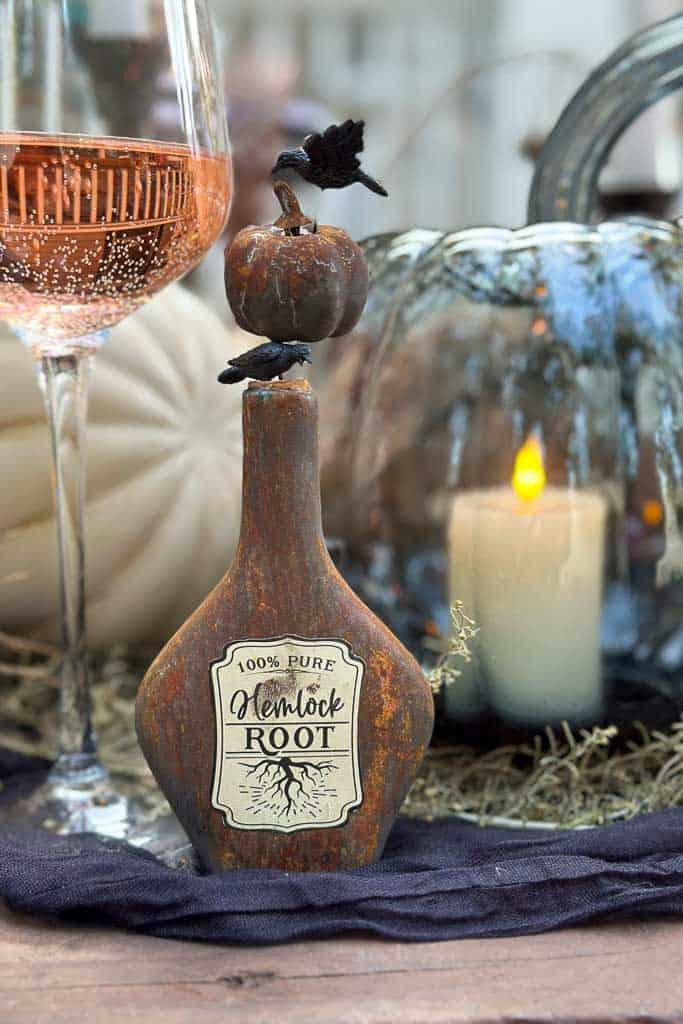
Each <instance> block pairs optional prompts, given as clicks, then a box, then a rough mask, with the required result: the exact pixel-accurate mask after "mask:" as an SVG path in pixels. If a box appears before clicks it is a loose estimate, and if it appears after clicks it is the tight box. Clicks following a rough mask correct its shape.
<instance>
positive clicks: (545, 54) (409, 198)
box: [117, 0, 683, 311]
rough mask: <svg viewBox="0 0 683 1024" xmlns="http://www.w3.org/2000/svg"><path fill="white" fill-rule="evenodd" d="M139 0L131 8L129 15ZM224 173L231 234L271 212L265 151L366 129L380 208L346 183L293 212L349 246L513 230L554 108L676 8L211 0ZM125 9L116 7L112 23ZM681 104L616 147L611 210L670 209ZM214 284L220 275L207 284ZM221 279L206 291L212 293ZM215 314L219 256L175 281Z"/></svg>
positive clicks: (608, 192) (656, 112)
mask: <svg viewBox="0 0 683 1024" xmlns="http://www.w3.org/2000/svg"><path fill="white" fill-rule="evenodd" d="M140 3H141V0H121V5H120V6H121V7H123V6H126V5H130V11H131V14H130V16H131V17H135V16H136V15H135V12H136V11H138V10H139V6H140ZM213 7H214V13H215V16H216V19H217V21H218V23H219V26H220V32H221V42H222V46H223V52H224V59H225V69H226V80H225V91H226V102H227V107H228V114H229V121H230V131H231V138H232V142H233V149H234V157H235V167H236V179H237V180H236V198H235V203H234V207H233V214H232V218H231V223H230V231H231V232H234V231H235V230H238V229H239V228H240V227H242V226H244V224H247V223H254V222H258V221H262V220H264V219H267V218H268V217H269V216H270V214H271V213H273V212H274V207H273V199H272V194H271V192H270V187H269V171H270V167H271V166H272V156H273V154H274V153H276V152H277V151H278V150H279V149H280V148H284V147H285V146H288V145H296V144H297V143H298V142H299V141H300V140H301V138H302V137H303V135H305V134H306V133H307V132H309V131H316V130H320V129H322V128H324V127H325V126H326V125H327V124H329V123H331V122H332V121H335V120H339V119H342V118H345V117H347V116H352V117H354V118H361V117H362V118H365V120H366V121H367V129H366V151H367V158H366V166H367V168H368V170H369V171H370V172H371V173H372V174H374V175H375V176H377V177H379V178H380V179H381V180H382V181H384V183H385V184H386V186H387V188H388V189H389V192H390V196H391V198H390V201H389V202H378V201H377V199H376V198H375V197H373V196H372V195H371V194H370V193H369V192H367V191H366V190H364V189H362V188H354V189H352V190H349V191H345V192H341V193H340V192H337V193H334V192H327V193H325V194H324V195H322V196H321V195H320V193H318V192H317V190H312V189H309V190H308V191H307V194H306V195H305V197H304V198H305V202H306V207H307V209H308V210H309V211H310V212H311V213H315V214H316V215H317V216H318V218H319V219H320V220H321V221H323V222H328V223H338V224H340V225H342V226H343V227H345V228H346V229H347V230H348V231H349V232H350V233H351V234H352V235H353V236H354V237H357V238H360V237H365V236H368V235H371V234H374V233H377V232H381V231H388V230H400V229H404V228H406V227H410V226H415V225H421V226H424V227H438V228H460V227H466V226H471V225H477V224H495V225H502V226H519V225H521V224H523V223H524V222H525V212H526V200H527V193H528V188H529V183H530V180H531V175H532V172H533V161H534V157H535V154H536V153H537V152H538V149H539V147H540V145H541V144H542V143H543V140H544V138H545V136H546V134H547V133H548V131H549V130H550V129H551V127H552V126H553V124H554V122H555V120H556V119H557V117H558V115H559V114H560V112H561V110H562V108H563V107H564V105H565V103H566V102H567V101H568V100H569V98H570V97H571V96H572V94H573V93H574V92H575V90H576V89H577V88H578V87H579V85H580V84H581V82H582V81H583V79H584V78H585V77H586V75H587V74H588V73H589V72H590V70H591V69H592V68H593V67H595V65H596V64H598V63H599V62H600V61H602V60H603V59H604V58H605V57H606V56H607V55H608V54H609V53H610V52H611V51H612V50H613V49H614V48H615V46H616V45H618V43H619V42H620V41H621V40H623V39H625V38H627V37H628V36H629V35H631V34H632V33H633V32H635V31H637V30H638V29H639V28H641V27H643V26H645V25H647V24H649V23H652V22H653V21H657V20H660V19H663V18H666V17H669V16H671V15H673V14H676V13H678V12H679V11H680V4H678V3H676V2H675V0H600V3H595V2H593V0H574V2H573V3H571V4H567V3H565V2H564V0H422V2H421V3H420V4H415V3H412V2H408V0H343V2H341V0H287V2H285V3H283V2H282V0H213ZM122 13H123V12H122V10H118V8H117V21H118V23H119V25H120V18H121V15H122ZM682 166H683V164H682V137H681V101H680V98H679V97H676V96H674V97H672V98H670V99H666V100H664V101H662V102H661V103H660V104H658V105H657V106H656V107H654V108H653V109H651V110H650V111H649V112H648V113H647V114H646V115H645V116H643V117H642V118H640V119H639V120H638V122H637V124H635V125H633V126H632V128H631V129H630V130H629V132H628V133H627V134H626V135H625V136H624V137H622V139H621V140H620V142H619V144H618V146H617V148H616V149H615V151H614V153H613V155H612V158H611V160H610V163H609V167H608V168H607V169H606V171H605V173H604V174H603V179H602V182H601V191H602V195H603V206H604V211H605V213H606V214H608V215H612V214H614V213H618V212H623V211H628V212H632V211H634V210H638V211H642V212H648V213H653V214H655V215H666V214H672V213H673V212H677V210H678V206H677V200H678V195H679V192H680V189H681V168H682ZM217 273H218V278H217ZM217 282H218V283H217ZM187 283H188V284H189V285H190V286H191V287H193V288H194V289H195V290H197V291H200V292H202V293H203V294H204V296H205V297H206V298H207V299H208V300H210V301H212V304H213V303H216V304H217V305H218V309H220V310H221V311H222V309H223V300H222V294H221V293H220V291H219V288H220V273H219V272H218V266H217V260H216V259H214V260H211V259H209V260H208V261H206V263H205V264H204V266H203V268H200V269H199V270H198V271H197V272H196V273H195V274H194V275H192V277H191V278H190V279H189V281H188V282H187Z"/></svg>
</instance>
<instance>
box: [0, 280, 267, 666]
mask: <svg viewBox="0 0 683 1024" xmlns="http://www.w3.org/2000/svg"><path fill="white" fill-rule="evenodd" d="M0 331H2V337H1V340H2V345H1V347H0V373H1V380H2V383H1V385H0V388H1V394H2V399H1V401H0V478H1V479H2V481H3V486H2V488H0V628H3V629H6V630H10V631H12V630H13V631H17V632H18V631H23V632H30V633H32V634H34V635H40V636H45V637H51V638H53V639H57V637H58V632H59V629H58V621H59V620H58V608H59V604H58V592H57V551H56V528H55V522H54V516H53V510H52V499H51V488H50V460H49V447H48V433H47V427H46V421H45V413H44V409H43V404H42V399H41V396H40V392H39V390H38V386H37V383H36V375H35V369H34V366H33V360H32V358H31V356H30V355H29V354H28V353H27V352H26V351H25V349H24V348H23V347H22V345H21V344H20V343H19V342H18V341H17V340H16V339H15V338H14V336H13V335H12V334H11V333H10V332H9V330H7V328H5V327H4V326H3V327H0ZM249 344H250V342H249V338H248V336H246V335H245V334H244V333H243V332H241V331H238V330H237V329H236V328H233V329H231V328H227V327H226V326H225V325H224V324H223V323H221V321H220V320H219V319H218V317H217V316H216V315H215V314H214V313H212V312H211V311H210V310H209V309H208V308H207V307H206V306H205V305H204V304H203V303H202V302H201V301H200V300H199V299H197V298H196V297H194V296H193V295H192V294H191V293H190V292H189V291H187V290H186V289H185V288H184V287H183V286H182V285H172V286H171V287H169V288H167V289H166V290H165V291H164V292H163V293H162V294H160V295H159V296H158V297H157V298H155V299H154V300H152V301H151V302H150V303H149V304H147V305H146V306H144V307H143V308H142V309H140V310H139V311H138V312H137V313H135V314H134V315H133V316H131V317H130V318H129V319H128V320H125V321H123V323H121V324H120V325H119V326H118V327H116V328H115V329H114V331H112V334H111V336H110V338H109V339H108V341H107V343H106V344H105V346H104V347H103V348H102V349H101V350H100V352H99V353H98V355H97V358H96V361H95V368H94V372H93V376H92V381H91V387H90V402H89V415H88V432H87V437H88V457H87V465H88V487H87V511H86V543H87V551H86V553H87V566H86V569H87V596H88V632H89V640H90V645H91V646H92V647H104V646H109V645H111V644H113V643H116V642H119V641H122V642H126V643H138V642H143V641H144V642H163V641H165V640H167V639H168V637H169V636H170V635H171V634H172V633H173V631H174V630H175V629H176V628H177V626H178V625H179V624H180V623H181V622H183V621H184V619H185V618H186V617H187V615H188V614H189V613H190V612H191V611H192V610H193V609H194V608H195V607H196V606H197V605H198V604H199V602H200V601H201V600H202V598H203V597H204V596H205V595H206V593H207V592H208V591H209V589H210V588H211V587H212V586H213V584H214V583H215V582H216V580H217V579H218V578H219V577H220V576H221V575H222V574H223V572H224V571H225V569H226V567H227V565H228V564H229V562H230V559H231V557H232V554H233V551H234V548H235V545H236V541H237V535H238V530H239V516H240V498H241V493H240V492H241V475H242V441H241V422H240V419H241V412H240V409H241V387H234V386H233V387H230V388H227V387H224V386H221V385H220V384H218V383H217V382H216V376H217V374H218V373H219V372H220V370H221V369H222V368H223V367H224V365H225V361H226V359H228V358H229V357H231V356H233V355H235V354H237V353H238V352H240V351H243V350H244V349H246V348H247V347H249Z"/></svg>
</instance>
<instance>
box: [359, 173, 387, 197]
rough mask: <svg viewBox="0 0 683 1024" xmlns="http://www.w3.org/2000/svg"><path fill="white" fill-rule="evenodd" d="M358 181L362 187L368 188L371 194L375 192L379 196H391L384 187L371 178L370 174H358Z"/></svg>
mask: <svg viewBox="0 0 683 1024" xmlns="http://www.w3.org/2000/svg"><path fill="white" fill-rule="evenodd" d="M356 180H357V181H360V183H361V185H365V187H366V188H369V189H370V191H371V192H374V193H375V194H376V195H378V196H388V195H389V193H388V192H387V190H386V189H385V187H384V185H380V183H379V182H378V181H375V179H374V178H371V177H370V176H369V175H368V174H365V173H364V172H363V171H357V172H356Z"/></svg>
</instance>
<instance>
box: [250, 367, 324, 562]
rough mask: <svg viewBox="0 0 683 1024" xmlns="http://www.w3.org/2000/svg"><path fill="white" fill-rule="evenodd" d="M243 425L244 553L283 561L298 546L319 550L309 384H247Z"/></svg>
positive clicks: (314, 405) (314, 418)
mask: <svg viewBox="0 0 683 1024" xmlns="http://www.w3.org/2000/svg"><path fill="white" fill-rule="evenodd" d="M242 425H243V433H244V468H243V478H242V527H241V532H240V547H241V549H242V553H243V554H245V553H246V554H248V553H249V552H255V551H260V552H264V551H265V552H267V554H268V557H269V560H275V561H278V560H281V562H282V563H284V561H286V560H287V558H288V557H291V555H292V553H293V551H294V550H295V549H297V548H298V549H299V550H301V551H303V550H304V548H306V547H309V548H310V547H319V546H320V547H323V542H322V519H321V510H320V474H319V467H318V401H317V398H316V396H315V393H314V392H313V390H312V389H311V386H310V384H309V383H308V381H305V380H291V381H273V382H267V383H261V382H252V383H250V384H249V387H248V388H247V389H246V390H245V392H244V396H243V403H242ZM318 542H320V543H319V544H318Z"/></svg>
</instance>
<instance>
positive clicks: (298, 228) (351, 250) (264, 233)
mask: <svg viewBox="0 0 683 1024" xmlns="http://www.w3.org/2000/svg"><path fill="white" fill-rule="evenodd" d="M274 191H275V194H276V196H277V198H278V200H279V202H280V205H281V207H282V211H283V213H282V216H281V217H279V218H278V219H277V220H276V221H275V223H274V224H268V225H265V226H262V227H248V228H243V230H242V231H240V232H238V234H237V235H236V236H235V238H234V239H233V241H232V244H231V245H230V246H229V248H228V249H227V250H226V253H225V289H226V292H227V296H228V302H229V303H230V308H231V309H232V311H233V313H234V315H235V319H236V320H237V323H238V324H239V326H240V327H243V328H244V330H245V331H249V332H250V333H251V334H259V335H263V336H265V337H267V338H270V339H272V340H273V341H303V342H313V341H322V340H323V338H333V337H336V336H337V335H339V334H347V333H348V332H349V331H350V330H352V329H353V327H355V325H356V323H357V322H358V319H359V318H360V315H361V313H362V311H363V306H364V305H365V300H366V298H367V294H368V268H367V263H366V262H365V257H364V255H363V252H362V250H361V248H360V246H358V245H356V243H355V242H354V241H353V239H351V238H350V237H349V236H348V235H347V234H346V232H345V231H342V229H341V228H335V227H330V226H329V225H321V226H318V225H316V224H315V222H313V221H311V220H310V219H309V218H308V217H306V215H305V214H303V213H302V211H301V208H300V206H299V203H298V201H297V198H296V196H295V195H294V192H293V191H292V189H291V188H290V187H289V185H287V184H285V182H281V181H280V182H277V183H276V185H275V186H274Z"/></svg>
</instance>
